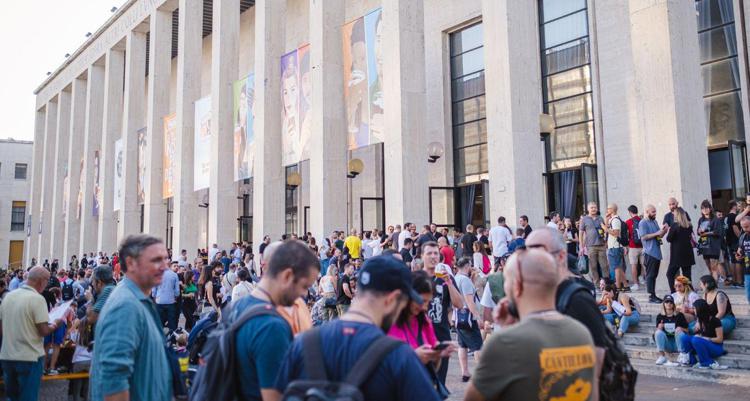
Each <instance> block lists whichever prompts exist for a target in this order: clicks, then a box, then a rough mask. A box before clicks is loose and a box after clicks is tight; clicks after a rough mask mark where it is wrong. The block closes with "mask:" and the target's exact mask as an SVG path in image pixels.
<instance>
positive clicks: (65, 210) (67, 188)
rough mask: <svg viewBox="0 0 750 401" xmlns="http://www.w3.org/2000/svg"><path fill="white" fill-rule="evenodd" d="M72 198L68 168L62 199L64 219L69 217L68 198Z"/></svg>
mask: <svg viewBox="0 0 750 401" xmlns="http://www.w3.org/2000/svg"><path fill="white" fill-rule="evenodd" d="M69 196H70V176H69V174H68V168H67V167H65V177H63V198H62V217H63V219H64V218H65V217H66V216H67V215H68V202H69V201H70V200H69V199H68V197H69Z"/></svg>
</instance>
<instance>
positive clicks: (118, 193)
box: [112, 138, 124, 211]
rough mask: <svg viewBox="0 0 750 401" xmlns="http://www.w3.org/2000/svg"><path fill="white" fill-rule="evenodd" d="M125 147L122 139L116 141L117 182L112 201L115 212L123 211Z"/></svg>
mask: <svg viewBox="0 0 750 401" xmlns="http://www.w3.org/2000/svg"><path fill="white" fill-rule="evenodd" d="M122 148H123V146H122V138H120V139H118V140H116V141H115V154H114V157H115V182H114V185H113V187H114V190H115V194H114V199H113V200H112V206H113V210H114V211H118V210H120V209H122V197H123V193H122V187H123V179H122V178H123V177H122V173H123V171H122V170H123V162H124V160H123V157H124V155H123V149H122Z"/></svg>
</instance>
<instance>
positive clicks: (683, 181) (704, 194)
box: [629, 0, 711, 216]
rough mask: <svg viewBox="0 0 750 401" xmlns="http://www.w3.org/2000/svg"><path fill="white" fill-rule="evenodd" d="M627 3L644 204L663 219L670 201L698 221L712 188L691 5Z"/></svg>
mask: <svg viewBox="0 0 750 401" xmlns="http://www.w3.org/2000/svg"><path fill="white" fill-rule="evenodd" d="M629 4H630V24H631V32H630V34H631V39H632V52H633V64H634V68H635V93H636V100H637V112H638V115H639V118H638V121H639V126H638V129H639V130H640V140H641V141H642V142H641V149H642V154H641V155H640V159H641V165H642V169H641V183H642V184H641V185H642V191H643V202H644V203H653V204H654V205H655V206H656V208H657V211H658V212H659V214H660V215H661V214H662V213H663V212H664V211H665V210H666V207H667V205H666V202H667V199H668V198H669V197H670V196H673V197H675V198H677V200H678V201H680V203H681V205H682V207H683V208H685V210H686V211H687V212H688V213H689V214H691V215H692V216H698V215H699V214H700V208H699V205H700V202H701V200H703V199H711V188H710V185H709V183H710V180H709V174H708V158H707V157H706V135H707V134H706V126H707V125H706V117H705V113H704V111H703V87H702V82H703V80H702V79H701V72H700V63H699V47H698V36H697V34H696V32H697V22H696V18H695V5H694V4H693V2H683V1H668V0H649V1H646V0H632V1H631V2H630V3H629ZM665 161H669V163H668V167H667V166H665Z"/></svg>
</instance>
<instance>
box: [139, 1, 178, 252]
mask: <svg viewBox="0 0 750 401" xmlns="http://www.w3.org/2000/svg"><path fill="white" fill-rule="evenodd" d="M150 23H151V29H150V35H149V39H150V46H149V63H148V101H147V102H148V105H147V108H148V109H147V112H146V124H147V125H148V134H147V138H148V140H147V142H146V166H147V168H146V190H145V195H146V197H145V207H144V216H143V221H144V226H143V232H146V233H149V234H151V235H155V236H157V237H160V238H165V239H166V235H167V206H166V203H165V200H164V197H163V195H164V194H163V192H162V187H163V185H162V179H163V176H164V166H163V164H162V163H163V157H162V155H163V154H164V117H165V116H166V115H167V114H169V79H170V74H171V73H172V13H171V12H170V11H164V10H159V9H157V10H155V11H154V12H153V13H152V14H151V19H150Z"/></svg>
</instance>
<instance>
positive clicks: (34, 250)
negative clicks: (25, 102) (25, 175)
mask: <svg viewBox="0 0 750 401" xmlns="http://www.w3.org/2000/svg"><path fill="white" fill-rule="evenodd" d="M47 110H48V109H47V106H45V107H44V108H42V109H39V110H37V111H36V116H35V121H34V159H33V161H32V163H31V194H30V196H29V211H28V213H27V214H28V219H29V222H28V223H26V224H27V228H26V230H27V232H26V235H27V238H28V240H27V241H26V249H25V250H24V253H25V254H26V258H25V266H27V267H28V266H29V265H30V264H31V259H32V258H33V259H36V260H37V261H39V221H40V211H41V204H42V170H43V169H44V142H45V141H44V133H45V128H46V121H47Z"/></svg>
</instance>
